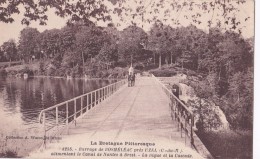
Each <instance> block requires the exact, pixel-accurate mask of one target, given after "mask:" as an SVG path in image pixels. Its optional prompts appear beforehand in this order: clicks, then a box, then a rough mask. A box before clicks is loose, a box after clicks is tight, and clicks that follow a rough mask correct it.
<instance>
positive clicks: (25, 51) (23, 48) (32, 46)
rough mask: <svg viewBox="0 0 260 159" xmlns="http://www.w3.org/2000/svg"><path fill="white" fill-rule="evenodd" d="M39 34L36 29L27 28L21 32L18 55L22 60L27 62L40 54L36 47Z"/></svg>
mask: <svg viewBox="0 0 260 159" xmlns="http://www.w3.org/2000/svg"><path fill="white" fill-rule="evenodd" d="M39 34H40V33H39V31H38V30H37V29H35V28H29V27H27V28H25V29H23V30H22V31H21V35H20V39H19V45H18V48H19V51H18V53H19V55H20V56H21V57H22V58H23V60H25V61H27V62H28V61H29V60H30V58H31V57H32V56H36V55H37V53H39V52H40V50H39V49H38V46H37V43H38V39H37V38H38V35H39Z"/></svg>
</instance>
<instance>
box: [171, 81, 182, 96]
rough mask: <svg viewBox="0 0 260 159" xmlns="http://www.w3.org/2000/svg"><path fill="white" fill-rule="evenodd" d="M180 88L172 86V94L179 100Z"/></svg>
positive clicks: (175, 85)
mask: <svg viewBox="0 0 260 159" xmlns="http://www.w3.org/2000/svg"><path fill="white" fill-rule="evenodd" d="M179 92H180V90H179V86H178V85H177V84H173V85H172V94H174V95H175V96H176V97H177V98H179Z"/></svg>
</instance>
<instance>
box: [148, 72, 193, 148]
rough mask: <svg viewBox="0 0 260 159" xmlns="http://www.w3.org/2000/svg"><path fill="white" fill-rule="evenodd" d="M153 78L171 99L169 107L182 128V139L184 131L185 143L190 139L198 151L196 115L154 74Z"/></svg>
mask: <svg viewBox="0 0 260 159" xmlns="http://www.w3.org/2000/svg"><path fill="white" fill-rule="evenodd" d="M152 77H153V78H154V79H155V80H156V81H157V82H158V83H159V85H160V86H161V88H162V89H163V91H164V92H165V93H166V95H167V96H168V98H169V101H170V102H169V105H170V108H171V116H172V118H173V119H175V120H176V121H177V122H178V129H179V128H180V131H181V137H182V134H183V132H182V131H184V134H185V143H186V137H189V139H190V144H191V146H192V147H194V148H195V149H196V150H197V148H196V146H195V144H194V136H193V135H194V130H193V126H194V114H193V112H192V111H191V110H190V109H189V108H188V107H187V106H186V105H185V104H183V103H182V102H181V101H180V99H178V98H177V97H176V96H175V95H174V94H173V93H172V92H171V91H170V90H169V89H168V88H167V87H166V86H165V85H164V84H162V83H161V82H160V81H159V80H158V78H156V77H155V76H154V75H153V74H152Z"/></svg>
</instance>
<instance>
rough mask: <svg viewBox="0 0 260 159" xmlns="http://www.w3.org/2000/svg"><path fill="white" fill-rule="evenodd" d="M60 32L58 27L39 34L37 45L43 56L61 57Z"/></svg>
mask: <svg viewBox="0 0 260 159" xmlns="http://www.w3.org/2000/svg"><path fill="white" fill-rule="evenodd" d="M60 32H61V31H60V30H59V29H51V30H45V31H44V32H42V33H40V34H39V36H38V47H39V49H40V51H41V52H42V53H43V54H44V57H45V58H52V57H60V59H61V57H62V55H61V54H62V53H63V52H61V49H62V48H63V47H62V46H61V43H62V42H61V39H60Z"/></svg>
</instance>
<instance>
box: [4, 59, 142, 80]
mask: <svg viewBox="0 0 260 159" xmlns="http://www.w3.org/2000/svg"><path fill="white" fill-rule="evenodd" d="M136 71H137V72H139V71H138V70H136ZM0 73H1V74H2V75H7V76H18V77H20V75H22V74H24V73H28V74H29V75H30V76H48V77H67V75H69V76H72V77H73V78H82V77H84V76H83V74H82V70H81V68H78V69H75V68H73V69H71V68H63V67H59V68H58V67H50V66H49V63H48V62H46V63H42V62H35V63H31V64H23V65H16V66H11V67H6V68H3V69H2V70H0ZM127 74H128V68H122V67H114V68H110V69H91V70H88V71H86V73H85V75H86V76H87V78H91V79H93V78H98V79H104V78H106V79H118V78H125V76H126V75H127Z"/></svg>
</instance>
